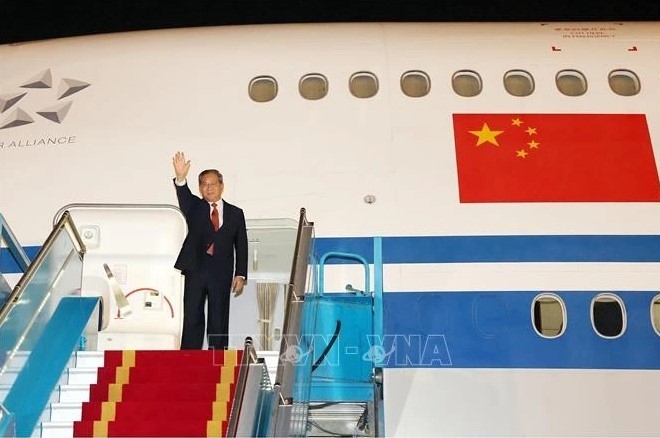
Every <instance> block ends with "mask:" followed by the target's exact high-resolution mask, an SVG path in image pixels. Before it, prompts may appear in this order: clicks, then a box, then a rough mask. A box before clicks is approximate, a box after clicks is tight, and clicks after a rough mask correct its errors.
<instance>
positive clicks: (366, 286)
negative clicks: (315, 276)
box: [318, 251, 371, 295]
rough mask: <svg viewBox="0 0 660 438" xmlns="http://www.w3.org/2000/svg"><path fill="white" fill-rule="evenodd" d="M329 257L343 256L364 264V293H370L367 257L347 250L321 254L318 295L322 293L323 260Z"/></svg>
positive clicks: (323, 287)
mask: <svg viewBox="0 0 660 438" xmlns="http://www.w3.org/2000/svg"><path fill="white" fill-rule="evenodd" d="M331 257H335V258H343V259H353V260H357V261H359V262H360V263H362V265H363V266H364V271H365V275H364V293H365V294H371V286H370V284H369V263H368V262H367V259H365V258H364V257H362V256H360V255H357V254H351V253H347V252H332V251H331V252H327V253H325V254H323V256H321V259H320V260H319V285H318V287H319V295H323V293H324V289H325V286H324V270H325V261H326V260H327V259H329V258H331Z"/></svg>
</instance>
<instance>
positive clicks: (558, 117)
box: [453, 114, 660, 202]
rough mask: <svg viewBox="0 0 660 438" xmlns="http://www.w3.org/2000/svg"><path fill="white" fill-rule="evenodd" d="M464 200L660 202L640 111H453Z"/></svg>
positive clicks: (653, 159)
mask: <svg viewBox="0 0 660 438" xmlns="http://www.w3.org/2000/svg"><path fill="white" fill-rule="evenodd" d="M453 117H454V138H455V144H456V164H457V167H458V186H459V193H460V201H461V202H636V201H639V202H658V201H660V183H659V182H658V170H657V167H656V164H655V158H654V156H653V147H652V145H651V138H650V136H649V130H648V126H647V124H646V116H644V115H643V114H454V116H453Z"/></svg>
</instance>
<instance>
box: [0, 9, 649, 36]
mask: <svg viewBox="0 0 660 438" xmlns="http://www.w3.org/2000/svg"><path fill="white" fill-rule="evenodd" d="M655 20H660V2H659V1H658V0H653V1H635V0H629V1H626V0H606V1H602V2H601V1H585V0H582V1H581V0H573V1H567V0H556V1H552V0H544V1H532V0H528V1H524V0H491V1H486V0H436V1H430V0H397V1H394V0H350V1H347V0H339V1H319V0H188V1H177V2H174V1H168V0H160V1H157V0H133V1H128V0H87V1H82V0H72V1H69V0H61V1H57V0H52V1H43V0H39V1H37V0H0V44H6V43H12V42H23V41H33V40H40V39H48V38H59V37H66V36H77V35H89V34H96V33H109V32H121V31H133V30H148V29H165V28H175V27H193V26H213V25H231V24H262V23H302V22H377V21H386V22H388V21H389V22H392V21H394V22H404V21H440V22H442V21H462V22H470V21H499V22H501V21H617V22H618V21H655ZM659 25H660V23H659Z"/></svg>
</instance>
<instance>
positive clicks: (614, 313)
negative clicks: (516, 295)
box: [533, 293, 660, 339]
mask: <svg viewBox="0 0 660 438" xmlns="http://www.w3.org/2000/svg"><path fill="white" fill-rule="evenodd" d="M650 316H651V324H652V326H653V329H654V330H655V333H656V334H657V335H658V336H660V295H659V296H656V297H655V298H654V299H653V300H652V302H651V308H650ZM533 319H534V328H535V329H536V332H537V333H538V334H539V335H541V336H543V337H545V338H557V337H559V336H561V335H562V334H563V333H564V331H565V329H566V321H567V314H566V306H565V305H564V302H563V301H562V299H561V298H560V297H559V296H557V295H554V294H541V295H539V296H537V297H536V298H535V299H534V302H533ZM591 324H592V326H593V329H594V330H595V332H596V333H598V334H599V335H600V336H602V337H604V338H608V339H612V338H618V337H619V336H621V335H623V333H624V332H625V330H626V308H625V305H624V303H623V300H621V298H620V297H618V296H617V295H615V294H610V293H603V294H599V295H598V296H596V298H595V299H594V300H593V302H592V305H591Z"/></svg>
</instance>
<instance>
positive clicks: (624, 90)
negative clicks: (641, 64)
mask: <svg viewBox="0 0 660 438" xmlns="http://www.w3.org/2000/svg"><path fill="white" fill-rule="evenodd" d="M607 82H608V83H609V84H610V89H611V90H612V91H614V93H616V94H618V95H619V96H634V95H635V94H637V93H639V91H640V89H641V86H640V84H639V78H638V77H637V75H636V74H635V73H633V72H631V71H630V70H614V71H613V72H611V73H610V74H609V75H608V76H607Z"/></svg>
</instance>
